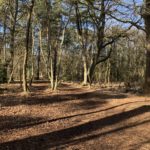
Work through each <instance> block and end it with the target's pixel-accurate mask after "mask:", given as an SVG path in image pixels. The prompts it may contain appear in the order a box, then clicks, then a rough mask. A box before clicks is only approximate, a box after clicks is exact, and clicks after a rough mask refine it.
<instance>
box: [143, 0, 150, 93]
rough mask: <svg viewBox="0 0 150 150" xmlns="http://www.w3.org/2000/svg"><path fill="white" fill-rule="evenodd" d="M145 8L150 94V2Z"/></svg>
mask: <svg viewBox="0 0 150 150" xmlns="http://www.w3.org/2000/svg"><path fill="white" fill-rule="evenodd" d="M145 7H146V8H145V12H144V20H145V29H146V40H147V52H146V71H145V92H150V13H149V12H150V0H145Z"/></svg>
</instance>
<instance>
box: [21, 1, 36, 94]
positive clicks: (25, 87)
mask: <svg viewBox="0 0 150 150" xmlns="http://www.w3.org/2000/svg"><path fill="white" fill-rule="evenodd" d="M33 7H34V0H32V2H31V6H30V10H29V12H28V17H27V30H26V50H25V54H24V62H23V91H24V92H25V93H27V91H28V87H27V61H28V53H29V37H30V26H31V18H32V11H33Z"/></svg>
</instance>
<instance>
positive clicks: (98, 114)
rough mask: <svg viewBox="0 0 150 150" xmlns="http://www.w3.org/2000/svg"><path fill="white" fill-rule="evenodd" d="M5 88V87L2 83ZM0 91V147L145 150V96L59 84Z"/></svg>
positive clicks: (148, 119)
mask: <svg viewBox="0 0 150 150" xmlns="http://www.w3.org/2000/svg"><path fill="white" fill-rule="evenodd" d="M4 86H5V85H4ZM47 87H48V84H47V83H40V84H34V86H33V87H32V89H31V94H30V95H29V96H28V97H25V96H23V95H22V94H20V89H19V87H18V85H17V84H12V85H10V86H7V87H6V88H7V91H5V92H4V93H3V94H2V93H1V94H0V150H49V149H50V150H51V149H52V150H53V149H54V150H63V149H64V150H150V97H148V96H138V95H135V94H129V93H124V92H121V91H120V90H116V89H105V88H98V87H97V88H96V87H95V88H91V89H89V88H88V87H82V86H81V85H79V84H71V83H64V84H62V85H61V87H60V88H59V89H58V91H57V92H55V93H52V92H51V91H49V90H47Z"/></svg>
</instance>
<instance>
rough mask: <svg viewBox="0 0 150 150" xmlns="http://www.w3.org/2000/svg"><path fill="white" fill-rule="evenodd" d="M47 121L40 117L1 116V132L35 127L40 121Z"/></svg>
mask: <svg viewBox="0 0 150 150" xmlns="http://www.w3.org/2000/svg"><path fill="white" fill-rule="evenodd" d="M42 120H45V119H43V118H40V117H35V118H34V117H28V116H0V131H3V132H5V131H7V130H10V129H18V128H24V127H28V126H30V125H33V124H34V125H35V124H37V123H38V122H39V121H42Z"/></svg>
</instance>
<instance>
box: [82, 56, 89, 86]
mask: <svg viewBox="0 0 150 150" xmlns="http://www.w3.org/2000/svg"><path fill="white" fill-rule="evenodd" d="M83 69H84V76H83V85H87V83H88V67H87V62H86V58H85V57H84V56H83Z"/></svg>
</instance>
